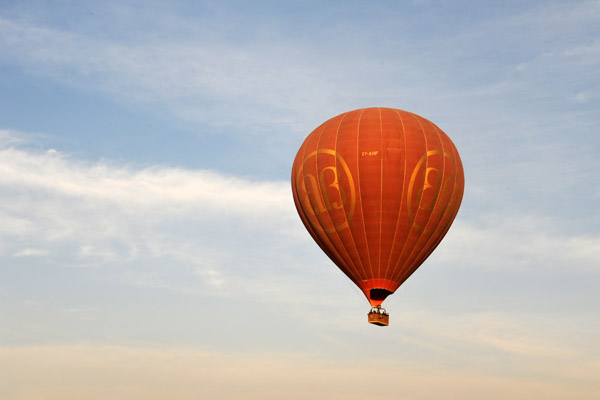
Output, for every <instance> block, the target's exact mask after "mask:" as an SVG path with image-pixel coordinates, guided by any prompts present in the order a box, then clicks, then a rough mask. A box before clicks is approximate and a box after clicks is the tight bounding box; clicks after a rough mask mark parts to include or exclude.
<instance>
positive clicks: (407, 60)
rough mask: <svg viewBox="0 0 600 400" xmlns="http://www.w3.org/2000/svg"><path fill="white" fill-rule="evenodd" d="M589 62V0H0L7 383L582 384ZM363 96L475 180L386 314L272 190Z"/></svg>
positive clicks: (418, 398) (596, 98)
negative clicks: (428, 124) (431, 129)
mask: <svg viewBox="0 0 600 400" xmlns="http://www.w3.org/2000/svg"><path fill="white" fill-rule="evenodd" d="M599 70H600V2H598V1H569V2H563V1H519V2H517V1H502V2H500V1H498V2H496V1H488V2H474V1H473V2H469V1H427V0H422V1H403V2H392V1H378V2H364V1H362V2H358V1H356V2H355V1H346V2H341V1H331V2H326V3H325V4H323V2H310V1H298V2H292V1H290V2H275V1H273V2H268V1H258V2H241V1H240V2H235V1H220V2H216V1H215V2H210V1H204V2H183V1H174V2H169V3H168V4H167V3H165V2H152V1H146V2H135V1H124V2H116V1H115V2H111V1H104V2H68V1H8V0H4V1H2V2H1V3H0V200H1V201H0V222H1V223H0V304H1V306H0V368H1V370H2V375H3V376H5V377H8V378H9V379H7V380H6V382H8V383H3V384H1V385H0V395H1V396H0V397H2V398H3V399H39V398H47V399H70V398H77V399H82V398H85V399H95V398H115V399H118V398H127V399H137V398H139V399H152V398H157V399H158V398H161V399H162V398H165V397H176V398H180V399H187V398H190V399H191V398H194V399H195V398H199V397H201V398H204V397H207V398H208V397H211V396H212V397H214V395H215V393H219V398H223V399H238V398H244V399H254V398H256V399H270V398H272V399H275V398H277V399H279V398H290V399H295V398H298V399H306V398H311V399H320V398H327V399H331V398H334V399H362V398H364V397H365V396H366V395H367V394H369V393H371V392H370V389H369V387H368V386H367V385H365V382H368V381H373V380H375V379H381V380H382V383H381V387H380V390H381V396H380V397H381V398H389V399H411V400H413V399H414V400H425V399H439V398H440V397H444V398H456V399H480V398H488V399H503V398H506V396H505V395H506V393H507V391H509V392H510V395H511V398H515V399H531V398H545V399H564V398H570V399H595V398H596V397H597V394H598V392H600V386H599V384H598V382H597V376H598V374H599V373H600V347H599V345H598V341H597V337H598V336H599V335H600V321H599V320H598V315H599V311H600V294H599V292H598V290H597V288H598V287H599V284H600V268H599V263H598V260H599V259H600V229H599V228H598V227H599V226H600V217H599V213H598V211H597V208H598V204H599V203H600V178H598V174H597V169H598V167H600V164H599V162H598V157H597V154H598V153H599V152H600V138H599V136H598V131H599V128H600V113H599V112H598V110H599V109H600V107H599V105H600V78H599V77H598V71H599ZM370 106H384V107H394V108H400V109H404V110H407V111H411V112H415V113H417V114H419V115H421V116H423V117H425V118H428V119H430V120H431V121H433V122H434V123H436V124H437V125H438V126H440V127H441V128H442V129H443V130H444V131H445V132H446V133H447V134H448V135H449V136H450V137H451V138H452V140H453V141H454V143H455V144H456V146H457V148H458V150H459V152H460V154H461V157H462V160H463V164H464V168H465V177H466V188H465V196H464V200H463V205H462V208H461V211H460V212H459V214H458V217H457V219H456V222H455V224H454V225H453V227H452V229H451V230H450V232H449V234H448V235H447V237H446V239H445V240H444V242H443V243H442V244H441V245H440V247H439V248H438V249H437V250H436V252H435V253H434V254H433V255H432V256H431V257H430V259H429V260H428V261H427V262H426V263H425V264H424V265H423V266H422V268H421V269H419V271H418V272H417V273H415V274H414V275H413V276H412V277H411V278H410V279H409V280H408V281H407V282H406V283H405V284H404V285H403V286H402V287H401V288H400V289H399V290H398V291H397V292H396V293H395V294H394V295H393V296H392V297H390V298H389V299H388V300H387V301H386V306H387V308H388V310H389V311H390V313H391V326H390V327H389V328H386V329H379V328H377V327H374V326H370V325H368V324H367V323H366V315H365V314H366V312H367V310H368V304H367V302H366V300H365V299H364V297H363V296H362V294H361V293H360V291H359V290H358V289H357V288H355V287H354V286H353V284H352V283H351V282H350V281H349V280H347V279H346V278H345V277H344V276H343V275H342V274H341V273H340V272H339V271H337V270H336V269H335V268H334V266H333V265H332V264H331V262H330V261H329V260H328V259H327V258H326V257H325V256H324V255H323V254H322V253H321V252H320V250H319V249H318V247H317V246H316V245H315V244H314V243H313V242H312V240H311V238H310V237H309V235H308V234H307V233H306V232H305V231H304V228H303V227H302V224H301V222H300V220H299V218H298V216H297V215H296V211H295V210H294V207H293V202H292V198H291V191H290V184H289V174H290V169H291V164H292V161H293V157H294V155H295V153H296V151H297V149H298V148H299V146H300V144H301V143H302V140H303V139H304V137H306V135H308V134H309V133H310V132H311V131H312V130H313V129H314V128H316V127H317V126H318V125H320V124H321V123H322V122H324V121H325V120H327V119H329V118H331V117H333V116H335V115H338V114H340V113H342V112H345V111H349V110H352V109H356V108H361V107H370ZM50 360H52V361H50ZM90 388H93V390H90Z"/></svg>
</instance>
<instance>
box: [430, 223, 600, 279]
mask: <svg viewBox="0 0 600 400" xmlns="http://www.w3.org/2000/svg"><path fill="white" fill-rule="evenodd" d="M436 257H437V259H438V260H440V261H441V262H445V263H447V264H449V265H455V266H457V267H459V268H460V267H465V268H478V269H480V268H492V269H503V270H511V269H514V270H536V269H538V270H544V269H558V270H561V269H562V270H565V271H569V270H585V271H588V272H593V273H598V272H600V269H599V264H598V260H599V259H600V237H599V236H597V235H594V234H592V233H587V234H575V235H573V234H572V233H571V234H568V233H563V232H561V230H560V225H559V224H558V221H555V220H552V219H550V218H544V217H540V216H535V215H530V216H521V217H514V216H513V217H505V216H501V215H493V216H487V217H485V216H481V217H480V220H479V221H477V222H476V221H473V220H471V221H466V220H462V219H459V220H457V222H455V224H454V225H453V226H452V231H451V234H449V235H448V237H447V238H446V239H444V244H443V245H442V246H440V248H439V249H437V250H436Z"/></svg>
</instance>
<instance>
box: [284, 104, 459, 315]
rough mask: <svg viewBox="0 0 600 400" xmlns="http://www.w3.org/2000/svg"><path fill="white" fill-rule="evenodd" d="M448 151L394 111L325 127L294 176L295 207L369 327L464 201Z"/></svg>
mask: <svg viewBox="0 0 600 400" xmlns="http://www.w3.org/2000/svg"><path fill="white" fill-rule="evenodd" d="M463 190H464V173H463V168H462V163H461V160H460V157H459V155H458V152H457V150H456V147H455V146H454V144H453V143H452V141H451V140H450V138H449V137H448V136H447V135H446V134H445V133H444V132H443V131H442V130H441V129H440V128H438V127H437V126H436V125H434V124H433V123H432V122H430V121H428V120H426V119H425V118H423V117H420V116H418V115H416V114H413V113H410V112H407V111H402V110H397V109H392V108H364V109H359V110H354V111H350V112H347V113H344V114H341V115H338V116H337V117H334V118H331V119H330V120H328V121H326V122H324V123H323V124H322V125H321V126H319V127H318V128H317V129H315V130H314V131H313V132H312V133H310V135H308V137H307V138H306V140H305V141H304V143H303V144H302V146H301V147H300V149H299V150H298V153H297V155H296V158H295V160H294V164H293V167H292V191H293V195H294V203H295V205H296V209H297V210H298V214H299V215H300V218H301V219H302V222H303V223H304V226H305V227H306V229H307V230H308V232H309V233H310V235H311V236H312V238H313V239H314V240H315V241H316V242H317V244H318V245H319V246H320V247H321V249H322V250H323V252H325V254H326V255H327V256H328V257H329V258H330V259H331V260H332V261H333V262H334V263H335V265H336V266H337V267H338V268H339V269H340V270H341V271H342V272H343V273H344V274H346V276H348V278H350V279H351V280H352V282H354V283H355V284H356V285H357V286H358V287H359V288H360V289H361V290H362V291H363V293H364V294H365V296H366V297H367V300H368V301H369V303H370V305H371V311H370V312H369V314H368V321H369V322H371V323H373V324H376V325H381V326H385V325H388V324H389V314H388V313H387V311H385V309H383V308H382V307H381V305H382V303H383V301H384V300H385V299H386V297H388V296H389V295H390V294H392V293H394V292H395V291H396V289H398V287H399V286H400V285H402V283H403V282H404V281H405V280H406V279H408V277H409V276H410V275H411V274H412V273H413V272H415V270H416V269H417V268H418V267H419V266H420V265H421V264H422V263H423V262H424V261H425V259H426V258H427V257H428V256H429V255H430V254H431V252H432V251H433V250H434V249H435V248H436V247H437V245H438V244H439V243H440V241H441V240H442V238H443V237H444V235H445V234H446V232H447V231H448V229H449V228H450V225H451V224H452V221H453V220H454V217H455V216H456V214H457V212H458V209H459V207H460V203H461V200H462V195H463Z"/></svg>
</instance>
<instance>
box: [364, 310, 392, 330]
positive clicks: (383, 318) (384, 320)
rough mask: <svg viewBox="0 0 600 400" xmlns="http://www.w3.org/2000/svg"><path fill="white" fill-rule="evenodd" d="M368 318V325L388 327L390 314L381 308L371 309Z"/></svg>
mask: <svg viewBox="0 0 600 400" xmlns="http://www.w3.org/2000/svg"><path fill="white" fill-rule="evenodd" d="M368 316H369V323H370V324H373V325H378V326H388V325H389V324H390V314H388V312H387V311H386V310H385V308H381V306H377V307H371V311H369V314H368Z"/></svg>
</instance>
